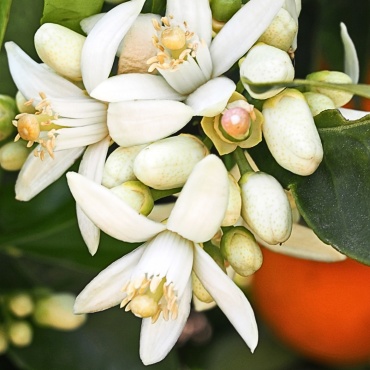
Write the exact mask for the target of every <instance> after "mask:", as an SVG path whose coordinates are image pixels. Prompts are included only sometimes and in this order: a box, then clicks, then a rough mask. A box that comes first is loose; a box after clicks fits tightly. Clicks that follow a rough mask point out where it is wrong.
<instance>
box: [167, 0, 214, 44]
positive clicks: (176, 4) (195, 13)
mask: <svg viewBox="0 0 370 370" xmlns="http://www.w3.org/2000/svg"><path fill="white" fill-rule="evenodd" d="M166 16H167V17H168V16H173V18H174V20H175V21H176V23H183V22H184V21H185V22H186V23H187V25H188V28H189V31H190V32H194V33H195V34H196V35H198V37H199V39H203V40H204V41H205V42H206V43H207V45H209V44H210V43H211V38H212V13H211V8H210V6H209V0H186V1H179V0H168V1H167V9H166Z"/></svg>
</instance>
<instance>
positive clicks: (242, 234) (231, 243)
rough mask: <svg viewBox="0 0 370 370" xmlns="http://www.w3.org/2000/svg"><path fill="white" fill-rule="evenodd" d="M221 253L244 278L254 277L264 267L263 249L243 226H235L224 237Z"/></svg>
mask: <svg viewBox="0 0 370 370" xmlns="http://www.w3.org/2000/svg"><path fill="white" fill-rule="evenodd" d="M221 253H222V255H223V257H224V258H225V259H226V260H227V261H228V262H229V263H230V265H231V267H232V268H233V269H234V270H235V272H236V273H238V274H239V275H242V276H249V275H252V274H253V273H255V272H256V271H257V270H258V269H259V268H260V267H261V265H262V259H263V258H262V252H261V249H260V247H259V245H258V244H257V242H256V239H255V237H254V236H253V234H252V233H251V232H250V231H248V230H247V229H246V228H245V227H243V226H235V227H233V228H232V229H230V230H228V231H227V232H226V233H225V234H224V235H223V236H222V239H221Z"/></svg>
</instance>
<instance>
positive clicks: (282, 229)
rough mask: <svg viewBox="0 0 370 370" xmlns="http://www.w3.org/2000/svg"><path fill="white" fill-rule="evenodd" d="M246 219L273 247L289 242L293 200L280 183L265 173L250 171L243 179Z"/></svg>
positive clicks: (244, 216) (243, 213)
mask: <svg viewBox="0 0 370 370" xmlns="http://www.w3.org/2000/svg"><path fill="white" fill-rule="evenodd" d="M239 185H240V188H241V194H242V217H243V219H244V221H245V222H246V223H247V225H248V226H249V227H250V229H251V230H252V231H253V232H254V233H255V234H256V235H258V236H259V237H260V238H261V239H263V240H264V241H266V242H267V243H269V244H278V243H283V242H284V241H286V240H287V239H288V238H289V236H290V233H291V230H292V212H291V208H290V205H289V200H288V198H287V196H286V194H285V192H284V189H283V188H282V186H281V185H280V183H279V182H278V181H277V180H276V179H275V178H274V177H272V176H270V175H268V174H267V173H264V172H247V173H245V174H244V175H243V176H242V178H241V179H240V180H239Z"/></svg>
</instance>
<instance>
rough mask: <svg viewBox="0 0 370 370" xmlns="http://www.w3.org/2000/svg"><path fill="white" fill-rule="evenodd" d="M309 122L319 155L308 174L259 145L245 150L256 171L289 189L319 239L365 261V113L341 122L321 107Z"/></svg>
mask: <svg viewBox="0 0 370 370" xmlns="http://www.w3.org/2000/svg"><path fill="white" fill-rule="evenodd" d="M315 122H316V124H317V127H318V131H319V134H320V137H321V141H322V144H323V148H324V159H323V161H322V163H321V164H320V166H319V168H318V169H317V170H316V171H315V172H314V173H313V174H312V175H310V176H306V177H303V176H298V175H294V174H292V173H290V172H289V171H287V170H284V169H282V168H281V167H280V166H279V165H278V164H277V163H276V161H275V160H274V159H273V158H272V156H271V154H270V153H269V151H268V149H267V146H266V145H265V144H263V145H258V146H257V147H255V148H253V149H252V150H250V154H251V155H252V157H253V159H254V160H255V161H256V163H257V165H258V166H259V168H260V169H261V170H262V171H265V172H268V173H270V174H272V175H273V176H275V177H276V178H277V179H278V180H279V181H280V182H281V183H282V185H283V186H284V187H286V188H290V189H291V190H292V194H293V195H294V198H295V200H296V203H297V206H298V208H299V211H300V212H301V214H302V216H303V218H304V220H305V221H306V222H307V224H308V225H309V226H310V227H311V228H312V229H313V230H314V232H315V233H316V234H317V235H318V236H319V238H320V239H321V240H322V241H323V242H325V243H327V244H331V245H332V246H333V247H334V248H336V249H337V250H339V251H340V252H342V253H344V254H345V255H347V256H349V257H351V258H353V259H356V260H358V261H360V262H362V263H365V264H368V265H370V115H367V116H365V117H364V118H362V119H360V120H356V121H347V120H345V119H344V118H343V117H342V115H341V114H340V113H339V112H338V111H337V110H327V111H324V112H322V113H321V114H320V115H318V116H316V117H315Z"/></svg>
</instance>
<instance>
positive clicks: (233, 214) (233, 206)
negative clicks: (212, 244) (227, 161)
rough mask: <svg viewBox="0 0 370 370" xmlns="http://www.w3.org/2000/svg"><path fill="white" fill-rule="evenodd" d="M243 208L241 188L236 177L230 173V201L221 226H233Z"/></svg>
mask: <svg viewBox="0 0 370 370" xmlns="http://www.w3.org/2000/svg"><path fill="white" fill-rule="evenodd" d="M241 208H242V197H241V195H240V188H239V185H238V183H237V182H236V180H235V178H234V177H233V176H232V175H231V174H230V173H229V203H228V205H227V209H226V213H225V217H224V219H223V221H222V224H221V226H232V225H234V224H235V222H236V221H238V219H239V217H240V212H241Z"/></svg>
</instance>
